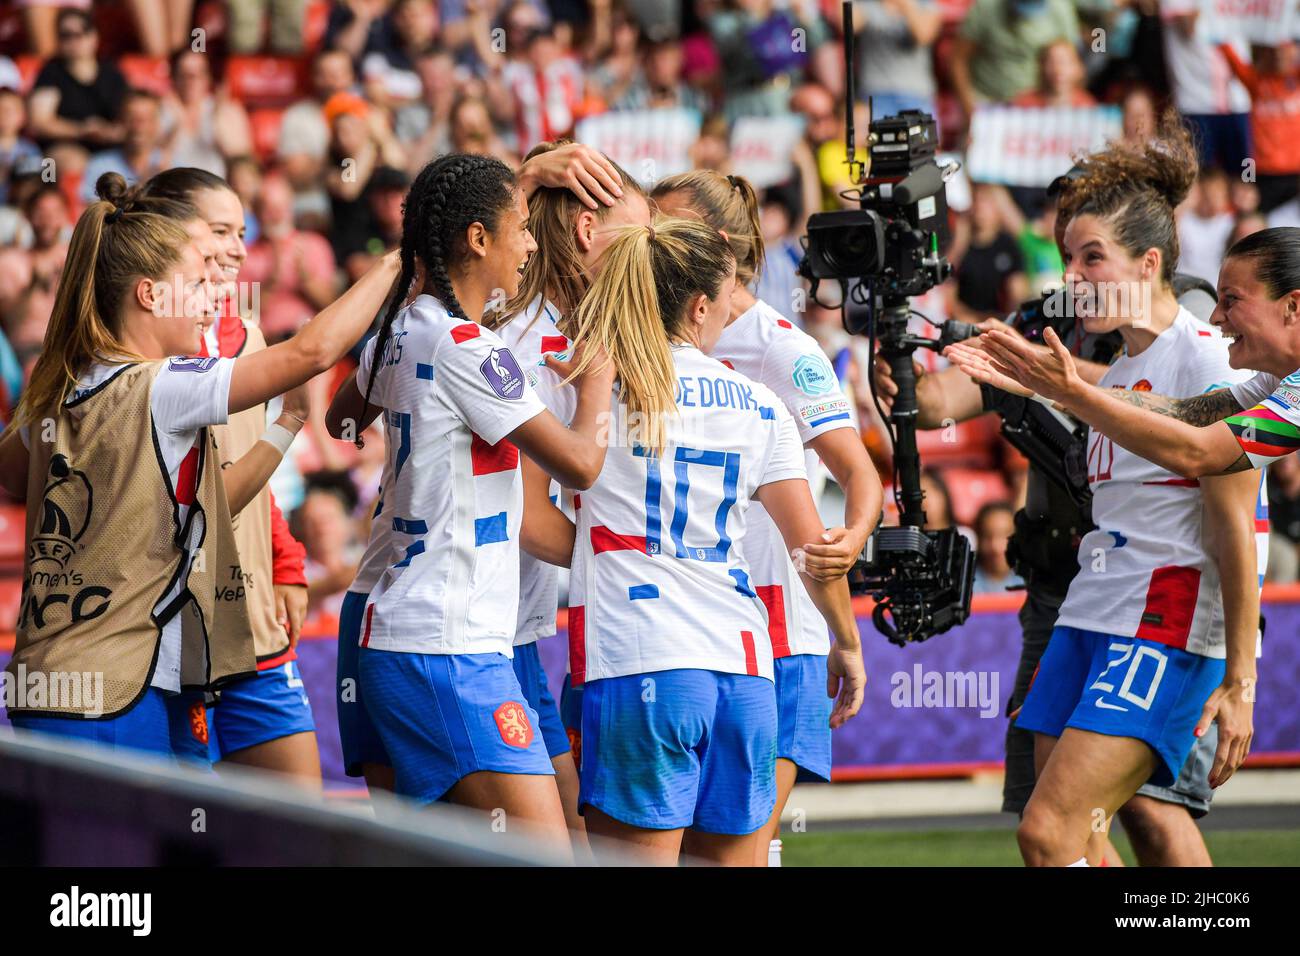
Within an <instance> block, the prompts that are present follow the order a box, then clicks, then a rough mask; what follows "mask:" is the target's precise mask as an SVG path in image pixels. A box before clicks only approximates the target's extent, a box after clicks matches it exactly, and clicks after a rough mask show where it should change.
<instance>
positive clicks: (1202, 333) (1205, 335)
mask: <svg viewBox="0 0 1300 956" xmlns="http://www.w3.org/2000/svg"><path fill="white" fill-rule="evenodd" d="M1196 334H1197V335H1199V336H1200V337H1201V338H1203V339H1208V338H1209V337H1210V334H1211V333H1209V332H1206V331H1204V330H1203V329H1197V330H1196ZM1102 865H1103V866H1105V864H1104V863H1103V864H1102Z"/></svg>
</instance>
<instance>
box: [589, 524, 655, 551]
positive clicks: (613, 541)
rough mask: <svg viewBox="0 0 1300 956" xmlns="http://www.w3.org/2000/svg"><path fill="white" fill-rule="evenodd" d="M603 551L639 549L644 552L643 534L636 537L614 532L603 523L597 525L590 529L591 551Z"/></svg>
mask: <svg viewBox="0 0 1300 956" xmlns="http://www.w3.org/2000/svg"><path fill="white" fill-rule="evenodd" d="M605 551H640V552H641V553H642V554H645V536H644V535H642V536H641V537H639V538H637V537H634V536H632V535H630V534H616V533H615V532H613V531H610V530H609V529H608V528H606V527H605V526H604V525H603V524H602V525H597V526H596V527H594V528H592V529H591V553H592V554H601V553H603V552H605Z"/></svg>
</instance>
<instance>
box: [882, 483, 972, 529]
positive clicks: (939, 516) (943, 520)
mask: <svg viewBox="0 0 1300 956" xmlns="http://www.w3.org/2000/svg"><path fill="white" fill-rule="evenodd" d="M921 491H922V492H923V493H924V494H925V500H924V502H922V505H921V507H923V508H924V509H925V530H926V531H939V530H941V529H943V528H951V527H953V526H955V525H956V524H957V521H956V519H955V518H953V515H952V495H950V494H949V493H948V484H947V482H945V481H944V480H943V476H941V475H940V474H939V472H937V471H936V470H935V469H933V468H922V469H921ZM895 523H897V522H895Z"/></svg>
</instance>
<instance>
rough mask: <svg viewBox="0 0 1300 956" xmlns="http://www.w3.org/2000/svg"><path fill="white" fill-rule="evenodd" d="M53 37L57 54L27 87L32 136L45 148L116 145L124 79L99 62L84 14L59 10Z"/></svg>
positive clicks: (88, 19)
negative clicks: (67, 144) (56, 30)
mask: <svg viewBox="0 0 1300 956" xmlns="http://www.w3.org/2000/svg"><path fill="white" fill-rule="evenodd" d="M58 38H59V52H58V55H57V56H55V57H54V58H53V59H51V60H50V61H48V62H47V63H46V64H45V65H44V66H43V67H41V71H40V72H39V73H37V74H36V80H35V82H34V83H33V84H32V94H31V98H30V99H29V100H28V104H27V105H28V109H29V110H30V113H31V131H32V135H33V136H35V137H36V140H37V142H39V143H40V144H41V146H42V147H44V148H45V149H47V150H48V149H49V148H50V147H51V146H52V145H53V144H56V143H67V142H73V143H77V144H79V145H81V146H83V147H84V148H86V149H88V150H95V149H102V148H104V147H107V146H114V145H116V144H118V143H120V142H122V138H123V136H124V135H125V134H124V130H123V128H122V125H121V124H120V123H119V122H118V110H119V105H120V104H121V102H122V100H123V99H124V98H125V97H126V92H127V84H126V78H125V77H124V76H123V75H122V71H121V70H119V69H118V68H117V66H116V65H115V64H114V63H112V62H111V61H108V60H105V61H102V62H101V61H100V59H99V33H98V32H97V31H96V29H95V21H94V20H93V19H91V16H90V14H89V13H87V12H86V11H84V10H77V9H72V8H64V9H62V10H60V11H59V17H58ZM59 165H60V166H62V165H63V164H62V163H60V164H59ZM77 168H80V166H78V167H77ZM66 171H67V170H61V171H60V172H61V174H62V173H64V172H66Z"/></svg>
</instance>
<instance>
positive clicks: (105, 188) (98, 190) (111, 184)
mask: <svg viewBox="0 0 1300 956" xmlns="http://www.w3.org/2000/svg"><path fill="white" fill-rule="evenodd" d="M129 192H130V188H129V187H128V186H127V185H126V180H125V179H124V178H123V177H122V174H121V173H104V174H103V175H102V176H100V177H99V179H97V180H95V195H96V196H98V197H99V198H100V199H102V200H104V201H105V202H111V203H112V204H113V205H114V206H119V207H120V206H121V205H122V204H123V203H125V202H126V198H127V194H128V193H129Z"/></svg>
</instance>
